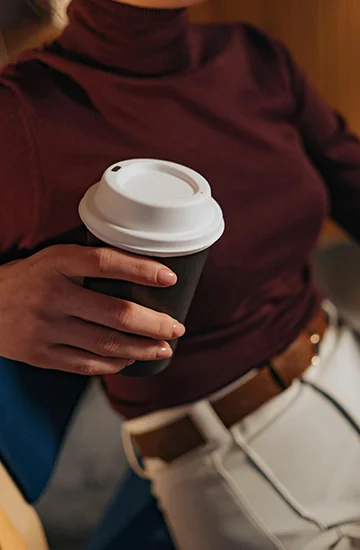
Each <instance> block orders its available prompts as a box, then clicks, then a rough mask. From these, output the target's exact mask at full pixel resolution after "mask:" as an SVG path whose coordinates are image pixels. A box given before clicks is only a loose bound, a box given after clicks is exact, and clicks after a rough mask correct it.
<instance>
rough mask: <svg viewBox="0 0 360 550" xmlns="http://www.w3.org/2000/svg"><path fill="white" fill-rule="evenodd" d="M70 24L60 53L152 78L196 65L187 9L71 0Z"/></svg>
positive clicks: (62, 38) (61, 43) (107, 1)
mask: <svg viewBox="0 0 360 550" xmlns="http://www.w3.org/2000/svg"><path fill="white" fill-rule="evenodd" d="M69 19H70V23H69V26H68V27H67V29H66V30H65V32H64V34H63V35H62V37H61V38H60V39H59V43H60V45H61V46H62V48H63V49H65V50H68V51H70V52H71V54H72V55H74V54H76V55H78V56H80V57H81V58H84V59H86V58H87V59H91V61H92V62H95V63H97V64H99V65H102V66H105V67H107V68H109V69H112V70H120V71H122V72H126V73H129V74H133V75H143V76H154V75H166V74H174V73H177V72H182V71H184V70H186V69H188V68H190V66H191V65H192V60H191V47H190V44H189V22H188V18H187V13H186V10H182V9H169V10H165V9H150V8H138V7H134V6H130V5H128V4H122V3H118V2H114V1H112V0H73V2H72V4H71V5H70V8H69Z"/></svg>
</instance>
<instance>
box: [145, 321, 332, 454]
mask: <svg viewBox="0 0 360 550" xmlns="http://www.w3.org/2000/svg"><path fill="white" fill-rule="evenodd" d="M327 327H328V318H327V315H326V314H325V313H324V312H323V311H320V312H319V313H318V314H317V315H315V317H314V318H313V319H312V321H311V322H310V323H309V325H308V327H307V328H306V329H305V330H304V331H303V332H301V333H300V334H299V336H298V337H297V338H296V340H294V341H293V342H292V344H290V346H289V347H288V348H286V349H285V350H284V351H283V352H282V353H280V354H279V355H278V356H276V357H274V358H273V359H272V360H271V361H269V363H268V364H267V365H265V366H264V367H262V368H259V369H257V370H255V371H253V376H251V375H250V376H249V377H248V378H246V379H245V381H244V383H243V384H242V385H240V386H238V387H237V388H236V389H234V390H233V391H230V392H229V393H228V394H227V395H225V396H223V397H221V398H220V399H217V400H214V401H212V403H211V404H212V406H213V408H214V410H215V412H216V414H217V415H218V416H219V418H220V419H221V421H222V422H223V424H224V425H225V426H226V427H227V428H230V427H232V426H234V424H236V423H237V422H240V421H241V420H242V419H244V418H245V417H246V416H248V415H249V414H251V413H253V412H255V411H256V410H257V409H259V408H260V407H261V406H262V405H264V404H265V403H266V402H267V401H269V400H270V399H272V398H273V397H275V396H277V395H279V394H280V393H281V392H282V391H284V390H285V389H286V388H288V387H289V386H290V385H291V384H292V382H293V381H294V380H296V379H299V378H301V377H302V375H303V374H304V372H305V371H306V370H307V368H308V367H309V366H310V365H312V364H316V363H318V362H319V357H318V346H319V344H320V342H321V340H322V338H323V336H324V334H325V331H326V329H327ZM134 440H135V442H136V443H137V445H138V447H139V449H140V451H141V454H142V456H143V457H145V458H160V459H162V460H164V461H165V462H168V463H170V462H172V461H173V460H175V459H177V458H180V457H181V456H183V455H185V454H187V453H189V452H190V451H193V450H195V449H196V448H198V447H201V446H202V445H205V444H206V440H205V438H204V437H203V436H202V434H201V432H200V430H199V429H198V428H197V426H196V425H195V423H194V422H193V420H192V418H191V417H190V416H189V415H187V416H184V417H183V418H181V419H179V420H176V421H175V422H172V423H170V424H167V425H166V426H162V427H160V428H158V429H155V430H152V431H150V432H147V433H142V434H137V435H134Z"/></svg>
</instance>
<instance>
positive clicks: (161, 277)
mask: <svg viewBox="0 0 360 550" xmlns="http://www.w3.org/2000/svg"><path fill="white" fill-rule="evenodd" d="M157 280H158V283H160V284H161V285H164V286H172V285H174V284H175V283H176V282H177V276H176V275H175V273H173V272H172V271H169V270H168V269H160V270H159V271H158V274H157Z"/></svg>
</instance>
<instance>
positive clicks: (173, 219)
mask: <svg viewBox="0 0 360 550" xmlns="http://www.w3.org/2000/svg"><path fill="white" fill-rule="evenodd" d="M79 213H80V217H81V219H82V221H83V223H84V224H85V226H86V227H87V229H88V244H89V245H91V246H112V247H115V248H119V249H121V250H124V251H126V252H130V253H133V254H138V255H142V256H148V257H151V258H153V259H155V260H157V261H158V262H160V263H162V264H164V265H166V266H168V267H169V268H170V269H172V270H173V271H174V272H175V273H176V274H177V276H178V282H177V284H176V285H175V286H173V287H171V288H150V287H145V286H141V285H136V284H133V283H129V282H126V281H114V280H105V279H90V280H87V281H86V286H87V288H90V289H92V290H95V291H97V292H101V293H104V294H108V295H111V296H115V297H117V298H121V299H123V300H128V301H131V302H135V303H137V304H140V305H142V306H146V307H148V308H151V309H154V310H156V311H160V312H163V313H167V314H169V315H171V317H173V318H174V319H176V320H178V321H180V322H181V323H184V322H185V319H186V316H187V313H188V311H189V308H190V305H191V302H192V299H193V297H194V294H195V290H196V287H197V285H198V282H199V279H200V276H201V273H202V271H203V268H204V265H205V261H206V257H207V254H208V251H209V249H210V247H211V246H212V245H213V244H214V243H215V242H216V241H217V240H218V239H219V238H220V237H221V235H222V233H223V231H224V220H223V215H222V211H221V208H220V207H219V205H218V204H217V203H216V202H215V200H214V199H213V198H212V196H211V189H210V186H209V184H208V182H207V181H206V180H205V179H204V178H203V177H202V176H200V175H199V174H198V173H197V172H194V171H193V170H191V169H189V168H186V167H184V166H181V165H178V164H174V163H171V162H165V161H160V160H151V159H139V160H128V161H124V162H119V163H117V164H114V165H113V166H110V168H108V169H107V170H106V171H105V173H104V175H103V177H102V179H101V181H100V182H99V183H97V184H96V185H93V186H92V187H91V188H90V189H89V190H88V191H87V193H86V194H85V196H84V198H83V199H82V201H81V203H80V207H79ZM176 343H177V342H176V341H171V342H170V345H171V347H172V348H173V349H174V350H175V348H176ZM170 362H171V358H170V359H164V360H159V361H137V362H136V363H134V364H133V365H131V366H129V367H127V368H125V369H124V370H123V371H121V374H122V375H125V376H148V375H152V374H156V373H159V372H161V371H163V370H164V369H165V368H166V367H167V366H168V365H169V364H170Z"/></svg>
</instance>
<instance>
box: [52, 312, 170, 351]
mask: <svg viewBox="0 0 360 550" xmlns="http://www.w3.org/2000/svg"><path fill="white" fill-rule="evenodd" d="M52 336H53V338H52V340H53V342H55V343H57V344H61V345H67V346H71V347H75V348H79V349H82V350H85V351H89V352H91V353H94V354H96V355H98V356H101V357H113V358H125V359H129V360H138V361H154V360H157V359H167V358H169V357H171V356H172V349H171V348H170V346H169V344H168V343H167V342H165V341H158V340H152V339H150V338H141V337H140V336H131V335H129V334H125V333H123V332H118V331H116V330H112V329H108V328H105V327H103V326H101V325H97V324H93V323H88V322H85V321H81V320H80V319H75V318H73V319H66V321H65V322H64V323H63V326H59V325H57V326H56V333H55V334H53V335H52Z"/></svg>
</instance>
